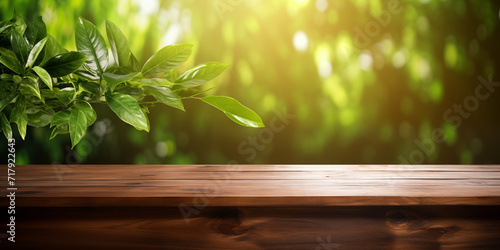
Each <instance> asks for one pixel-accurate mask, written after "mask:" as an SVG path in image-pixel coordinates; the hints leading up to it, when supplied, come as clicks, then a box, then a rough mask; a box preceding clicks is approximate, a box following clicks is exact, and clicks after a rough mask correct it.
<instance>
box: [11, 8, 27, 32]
mask: <svg viewBox="0 0 500 250" xmlns="http://www.w3.org/2000/svg"><path fill="white" fill-rule="evenodd" d="M10 22H11V23H12V24H13V25H14V27H15V30H16V31H17V32H18V33H19V34H24V31H25V30H26V22H24V19H23V17H21V16H20V15H19V14H18V13H17V12H16V11H15V10H14V16H13V17H12V19H10Z"/></svg>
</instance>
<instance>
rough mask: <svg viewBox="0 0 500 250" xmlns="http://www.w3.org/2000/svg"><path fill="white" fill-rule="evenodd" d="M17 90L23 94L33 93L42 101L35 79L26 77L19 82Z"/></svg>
mask: <svg viewBox="0 0 500 250" xmlns="http://www.w3.org/2000/svg"><path fill="white" fill-rule="evenodd" d="M19 90H20V91H21V94H23V95H34V96H36V97H38V99H40V100H42V101H43V98H42V94H41V93H40V88H39V87H38V83H37V81H36V80H35V79H33V78H32V77H30V76H28V77H26V78H25V79H24V80H23V81H22V82H21V84H19Z"/></svg>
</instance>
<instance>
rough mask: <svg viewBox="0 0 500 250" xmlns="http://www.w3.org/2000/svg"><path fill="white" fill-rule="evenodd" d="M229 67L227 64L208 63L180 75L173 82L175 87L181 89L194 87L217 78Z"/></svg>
mask: <svg viewBox="0 0 500 250" xmlns="http://www.w3.org/2000/svg"><path fill="white" fill-rule="evenodd" d="M228 67H229V65H227V64H222V63H218V62H210V63H205V64H201V65H198V66H196V67H194V68H192V69H190V70H188V71H186V72H184V74H182V75H181V76H179V78H177V80H176V81H175V85H180V86H183V87H196V86H200V85H202V84H204V83H206V82H208V81H211V80H213V79H214V78H216V77H217V76H219V75H220V74H221V73H222V72H224V70H226V69H227V68H228Z"/></svg>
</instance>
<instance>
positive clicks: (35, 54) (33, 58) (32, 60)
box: [25, 38, 47, 68]
mask: <svg viewBox="0 0 500 250" xmlns="http://www.w3.org/2000/svg"><path fill="white" fill-rule="evenodd" d="M46 42H47V38H44V39H42V40H41V41H40V42H38V43H37V44H36V45H35V46H33V49H32V50H31V51H30V54H29V55H28V61H27V62H26V66H25V67H26V68H31V67H33V65H34V64H35V61H36V59H37V58H38V55H39V54H40V52H42V50H43V47H44V46H45V43H46Z"/></svg>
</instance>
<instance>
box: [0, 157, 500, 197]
mask: <svg viewBox="0 0 500 250" xmlns="http://www.w3.org/2000/svg"><path fill="white" fill-rule="evenodd" d="M3 166H4V167H5V168H6V166H5V165H3ZM235 167H237V168H235ZM408 169H414V170H411V171H407V170H408ZM475 169H477V171H474V170H475ZM225 170H230V171H225ZM257 170H259V171H257ZM498 170H500V166H498V165H479V166H473V165H415V166H414V165H400V166H395V165H245V166H225V165H216V166H205V165H179V166H173V165H139V166H135V165H78V166H76V167H71V166H59V165H58V166H52V165H26V166H18V167H16V187H18V191H17V196H18V197H20V198H22V200H23V201H22V203H21V204H24V205H26V206H34V205H42V206H51V205H50V204H46V205H43V204H40V203H39V202H40V201H42V200H44V199H43V198H65V197H66V198H78V197H80V198H85V199H82V200H81V202H76V204H79V205H82V206H84V205H85V204H84V203H83V202H84V201H86V202H90V203H91V204H92V205H97V204H98V202H103V200H102V199H98V198H109V199H111V200H115V202H123V203H118V204H115V205H116V206H120V205H127V202H128V201H127V200H126V199H120V198H127V197H130V198H134V199H135V200H134V201H135V202H136V203H139V202H146V203H150V202H153V203H155V204H156V205H158V206H176V205H178V204H180V203H177V204H174V203H172V201H174V200H175V201H181V202H183V203H184V202H187V204H195V205H196V202H195V201H196V200H197V199H211V200H212V201H211V202H210V205H223V206H241V205H252V203H251V202H257V203H256V204H259V205H262V206H264V205H266V204H267V205H282V206H283V205H298V204H301V202H302V203H303V204H302V205H338V204H342V205H350V206H354V205H356V206H357V205H384V203H383V202H386V203H385V205H410V204H411V205H419V204H420V205H424V204H439V203H436V202H437V201H441V202H443V203H441V204H467V205H474V204H478V205H479V204H481V205H488V204H489V205H498V200H499V199H500V171H498ZM0 173H2V174H4V175H5V174H6V173H7V171H0ZM2 185H3V186H2V187H4V188H5V187H7V183H6V182H4V183H3V184H2ZM3 190H5V189H3ZM3 192H5V191H3ZM3 197H5V195H4V196H3ZM34 198H41V199H34ZM93 198H95V199H93ZM152 198H154V199H152ZM263 198H270V199H273V200H272V201H269V200H266V199H264V200H263ZM193 200H194V201H193ZM260 200H263V201H262V202H261V201H260ZM32 201H33V202H32ZM45 201H46V202H50V201H51V202H55V203H57V204H67V203H64V202H61V201H60V199H45ZM161 201H168V202H166V203H164V204H162V203H161ZM0 202H2V204H5V203H6V202H7V200H6V198H2V199H0ZM231 202H233V203H231ZM280 202H281V203H280ZM363 202H365V203H363ZM103 204H108V205H109V203H108V202H104V203H103Z"/></svg>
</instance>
